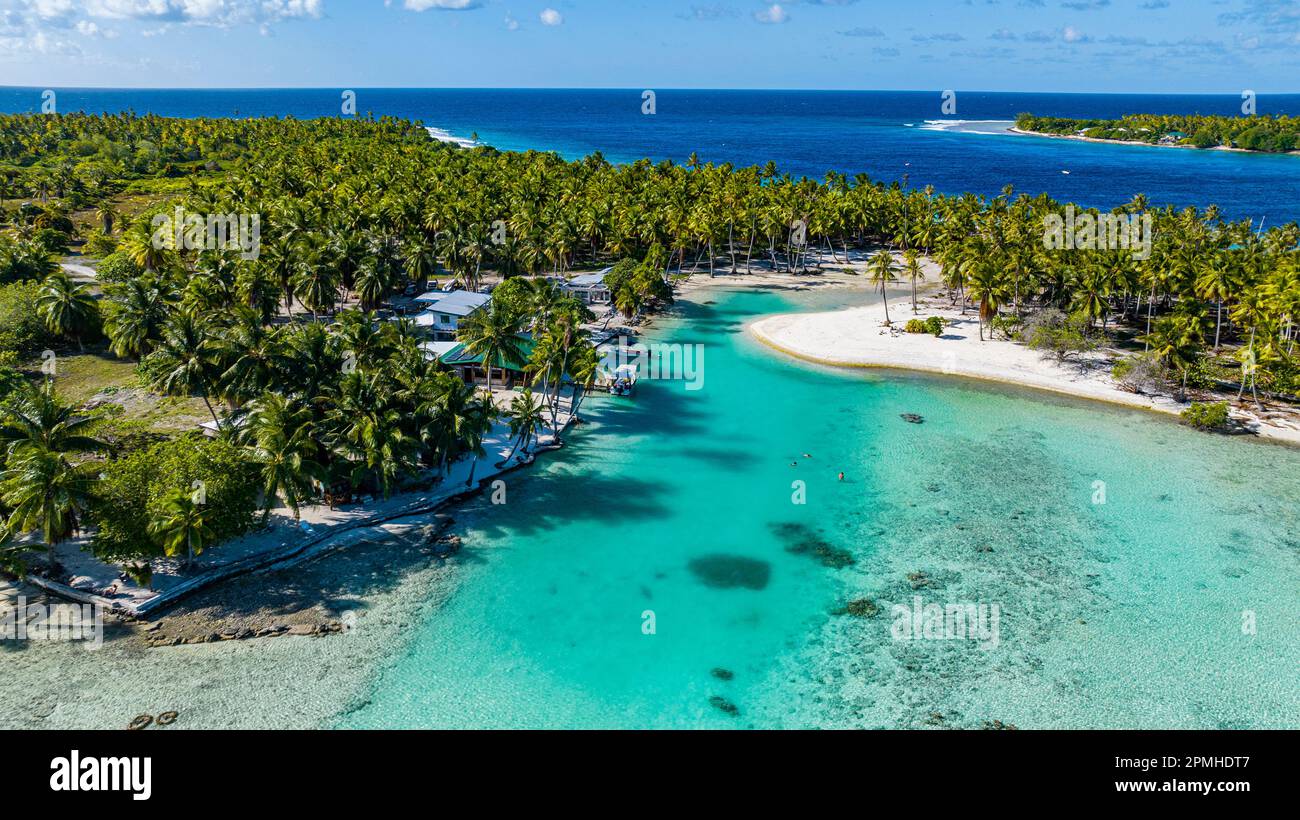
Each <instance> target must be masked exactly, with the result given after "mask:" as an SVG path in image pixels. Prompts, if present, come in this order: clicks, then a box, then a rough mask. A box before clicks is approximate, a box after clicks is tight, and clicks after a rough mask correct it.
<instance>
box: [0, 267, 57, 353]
mask: <svg viewBox="0 0 1300 820" xmlns="http://www.w3.org/2000/svg"><path fill="white" fill-rule="evenodd" d="M38 290H40V285H39V284H37V283H36V282H14V283H13V284H11V285H0V353H6V352H9V353H14V354H17V355H19V356H29V355H31V354H33V353H36V352H37V351H39V350H43V349H44V348H45V347H47V346H48V345H49V344H50V341H51V339H50V334H49V331H47V330H46V329H45V324H44V323H43V322H41V319H40V317H39V316H38V315H37V312H36V293H37V291H38Z"/></svg>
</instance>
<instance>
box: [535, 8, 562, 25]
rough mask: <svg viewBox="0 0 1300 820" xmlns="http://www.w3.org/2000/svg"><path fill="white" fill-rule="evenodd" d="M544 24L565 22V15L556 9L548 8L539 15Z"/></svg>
mask: <svg viewBox="0 0 1300 820" xmlns="http://www.w3.org/2000/svg"><path fill="white" fill-rule="evenodd" d="M538 17H540V18H541V21H542V25H544V26H559V25H563V24H564V15H563V14H560V13H559V12H558V11H556V10H555V9H546V10H544V11H543V12H542V13H541V14H539V15H538Z"/></svg>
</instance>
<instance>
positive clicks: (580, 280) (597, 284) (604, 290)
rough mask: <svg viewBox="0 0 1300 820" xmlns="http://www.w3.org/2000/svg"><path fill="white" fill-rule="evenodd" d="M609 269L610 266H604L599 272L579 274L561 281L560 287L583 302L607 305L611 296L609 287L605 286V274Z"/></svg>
mask: <svg viewBox="0 0 1300 820" xmlns="http://www.w3.org/2000/svg"><path fill="white" fill-rule="evenodd" d="M610 270H612V268H605V269H604V270H603V271H600V272H599V273H584V274H580V275H578V276H575V277H573V278H572V279H570V280H569V281H567V282H562V283H561V284H560V288H561V289H562V290H564V291H565V292H566V293H569V294H571V295H573V296H576V297H578V298H579V299H581V300H582V301H583V303H584V304H588V305H608V304H609V303H610V299H611V297H610V293H609V288H608V287H606V286H605V276H606V275H607V274H608V273H609V272H610Z"/></svg>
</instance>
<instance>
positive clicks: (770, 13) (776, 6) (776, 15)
mask: <svg viewBox="0 0 1300 820" xmlns="http://www.w3.org/2000/svg"><path fill="white" fill-rule="evenodd" d="M754 19H755V20H757V21H758V22H760V23H769V24H771V23H785V22H789V20H790V15H789V14H787V13H786V10H785V9H783V8H781V4H780V3H773V4H772V5H770V6H768V7H767V8H765V9H763V10H762V11H756V12H754Z"/></svg>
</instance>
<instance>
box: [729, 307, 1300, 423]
mask: <svg viewBox="0 0 1300 820" xmlns="http://www.w3.org/2000/svg"><path fill="white" fill-rule="evenodd" d="M891 299H892V301H891V304H890V307H889V315H890V318H891V319H892V320H893V322H894V326H893V329H892V330H891V329H890V328H889V327H887V326H886V325H885V310H884V307H883V306H882V305H879V304H873V305H869V306H866V307H855V308H850V309H847V310H840V311H833V312H828V313H799V314H784V315H778V316H770V317H766V318H762V319H758V320H756V321H753V322H751V323H750V324H749V325H748V329H749V332H750V333H751V334H752V335H753V336H754V337H755V338H756V339H758V340H759V341H761V342H763V343H764V344H766V345H768V346H769V347H772V348H775V349H777V350H780V351H782V352H784V353H787V354H789V355H791V356H795V357H798V358H800V359H805V360H807V361H812V362H817V363H820V364H829V365H837V366H843V367H882V368H899V369H903V370H917V371H923V372H929V373H938V374H942V375H947V376H963V377H967V378H974V379H984V380H988V381H996V382H1004V383H1007V384H1014V385H1017V386H1021V387H1032V388H1035V389H1039V390H1049V391H1052V392H1055V393H1064V394H1068V395H1071V396H1078V397H1081V398H1086V399H1094V400H1097V401H1107V402H1112V403H1114V404H1122V405H1126V406H1129V407H1139V408H1143V409H1146V410H1154V411H1158V412H1161V413H1169V414H1177V413H1179V412H1181V411H1182V410H1183V409H1184V408H1185V407H1186V406H1187V405H1185V404H1180V403H1178V402H1176V401H1174V400H1173V398H1171V397H1168V396H1148V395H1140V394H1137V393H1131V392H1128V391H1126V390H1124V389H1123V388H1121V387H1119V386H1118V385H1117V384H1116V383H1115V381H1114V380H1113V379H1112V378H1111V377H1110V368H1109V366H1108V364H1109V363H1108V361H1106V360H1107V359H1109V358H1110V356H1109V355H1108V354H1106V353H1103V352H1098V353H1095V354H1093V355H1092V356H1090V357H1088V358H1087V359H1085V360H1083V361H1082V362H1071V363H1069V364H1065V365H1060V364H1057V363H1056V362H1055V361H1054V360H1053V359H1051V358H1047V357H1044V355H1043V354H1042V353H1040V352H1038V351H1035V350H1031V349H1029V348H1027V347H1025V346H1023V345H1020V344H1017V343H1015V342H1011V341H1006V340H1003V339H995V340H989V339H988V331H987V329H986V330H985V341H983V342H981V341H980V338H979V320H978V318H977V316H976V315H975V313H974V312H973V311H970V310H968V311H967V312H966V314H965V315H962V313H961V311H960V310H958V309H957V308H953V307H951V306H950V305H949V301H948V299H947V298H945V297H942V296H940V295H938V294H935V293H933V292H931V293H927V294H926V295H925V296H924V297H923V298H922V299H921V300H920V301H921V305H920V314H919V316H920V317H921V318H924V317H927V316H942V317H943V318H944V319H946V320H948V322H949V326H948V328H947V330H946V331H945V332H944V334H943V336H941V337H938V338H936V337H934V336H932V335H930V334H928V333H905V332H903V331H902V326H903V324H905V323H906V321H907V319H909V318H912V317H913V314H912V308H911V302H910V300H909V299H904V298H900V297H891ZM1232 415H1233V417H1234V418H1235V419H1237V420H1239V421H1241V422H1242V423H1243V424H1245V425H1246V426H1247V427H1248V428H1249V429H1251V430H1252V431H1253V432H1255V433H1256V434H1258V435H1259V436H1261V437H1264V438H1269V439H1276V440H1279V441H1285V442H1288V443H1291V444H1297V445H1300V414H1297V413H1296V412H1295V411H1293V410H1290V409H1284V408H1278V407H1269V408H1268V412H1266V413H1262V414H1261V413H1259V412H1257V411H1255V409H1254V408H1253V406H1250V405H1249V404H1246V405H1240V406H1234V407H1233V410H1232Z"/></svg>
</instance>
